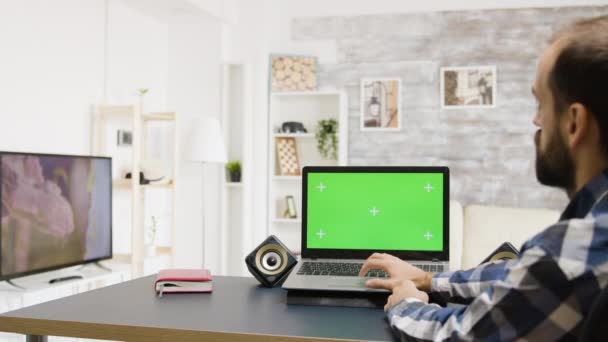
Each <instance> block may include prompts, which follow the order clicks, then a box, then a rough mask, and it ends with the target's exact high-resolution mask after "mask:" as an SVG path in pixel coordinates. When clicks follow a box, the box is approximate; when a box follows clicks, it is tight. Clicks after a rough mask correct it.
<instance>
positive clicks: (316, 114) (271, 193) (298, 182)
mask: <svg viewBox="0 0 608 342" xmlns="http://www.w3.org/2000/svg"><path fill="white" fill-rule="evenodd" d="M269 106H270V107H269V144H268V146H269V151H268V153H269V156H270V157H269V163H270V164H269V167H268V170H269V172H270V174H269V179H268V187H269V188H268V202H269V203H268V220H267V221H268V225H267V226H268V231H267V234H268V235H271V234H273V235H276V236H277V237H278V238H279V240H281V241H282V242H283V243H285V244H286V245H287V247H288V248H289V249H290V250H291V251H294V252H299V251H300V246H301V245H300V240H301V228H302V218H301V214H302V177H301V176H289V175H281V174H279V168H278V161H277V152H276V146H275V141H276V140H275V139H276V138H279V137H293V138H295V140H296V145H297V152H298V159H299V163H300V167H304V166H320V165H322V166H332V165H346V163H347V151H348V112H347V101H346V94H345V92H344V91H339V90H336V91H311V92H277V93H271V94H270V104H269ZM330 118H334V119H336V120H337V121H338V159H337V160H328V159H325V158H323V157H322V156H321V155H320V154H319V152H318V151H317V140H316V138H315V131H316V127H317V122H318V121H319V120H323V119H330ZM288 121H296V122H301V123H302V124H303V125H304V127H305V128H306V130H307V132H306V133H295V134H287V133H281V132H280V131H279V129H280V127H281V124H282V123H284V122H288ZM286 196H293V197H294V200H295V202H296V207H297V217H296V218H295V219H294V218H286V217H284V215H283V213H284V212H285V209H286V208H287V205H286V199H285V198H286Z"/></svg>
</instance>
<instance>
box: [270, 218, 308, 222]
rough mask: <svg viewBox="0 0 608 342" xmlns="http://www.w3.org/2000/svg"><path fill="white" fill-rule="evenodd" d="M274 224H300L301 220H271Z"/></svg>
mask: <svg viewBox="0 0 608 342" xmlns="http://www.w3.org/2000/svg"><path fill="white" fill-rule="evenodd" d="M272 222H274V223H302V219H299V218H297V219H290V218H273V219H272Z"/></svg>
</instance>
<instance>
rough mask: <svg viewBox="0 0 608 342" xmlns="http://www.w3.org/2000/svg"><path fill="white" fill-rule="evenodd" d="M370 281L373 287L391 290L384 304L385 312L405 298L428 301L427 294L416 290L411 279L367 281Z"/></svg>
mask: <svg viewBox="0 0 608 342" xmlns="http://www.w3.org/2000/svg"><path fill="white" fill-rule="evenodd" d="M371 282H373V283H374V285H375V286H374V287H375V288H379V289H387V290H390V291H392V292H393V294H391V295H390V296H388V300H387V301H386V305H385V306H384V311H385V312H386V311H388V310H389V309H390V308H392V307H393V306H395V305H397V304H399V302H401V301H402V300H404V299H406V298H416V299H419V300H421V301H423V302H425V303H428V302H429V295H428V294H426V292H422V291H420V290H418V289H417V288H416V285H414V283H413V282H412V281H411V280H397V279H371V280H369V281H368V283H371Z"/></svg>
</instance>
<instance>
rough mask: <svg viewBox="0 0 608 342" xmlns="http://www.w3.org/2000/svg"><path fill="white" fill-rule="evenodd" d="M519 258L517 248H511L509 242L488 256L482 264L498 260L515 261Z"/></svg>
mask: <svg viewBox="0 0 608 342" xmlns="http://www.w3.org/2000/svg"><path fill="white" fill-rule="evenodd" d="M518 256H519V251H518V250H517V248H515V247H513V245H512V244H510V243H509V242H503V244H502V245H500V246H498V248H496V249H495V250H494V251H493V252H492V253H490V255H488V256H487V257H486V258H485V259H483V261H482V262H481V263H482V264H485V263H486V262H494V261H498V260H509V259H517V257H518Z"/></svg>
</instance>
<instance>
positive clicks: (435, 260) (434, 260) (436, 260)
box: [431, 258, 441, 262]
mask: <svg viewBox="0 0 608 342" xmlns="http://www.w3.org/2000/svg"><path fill="white" fill-rule="evenodd" d="M431 261H432V262H441V260H439V259H437V258H433V260H431Z"/></svg>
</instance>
